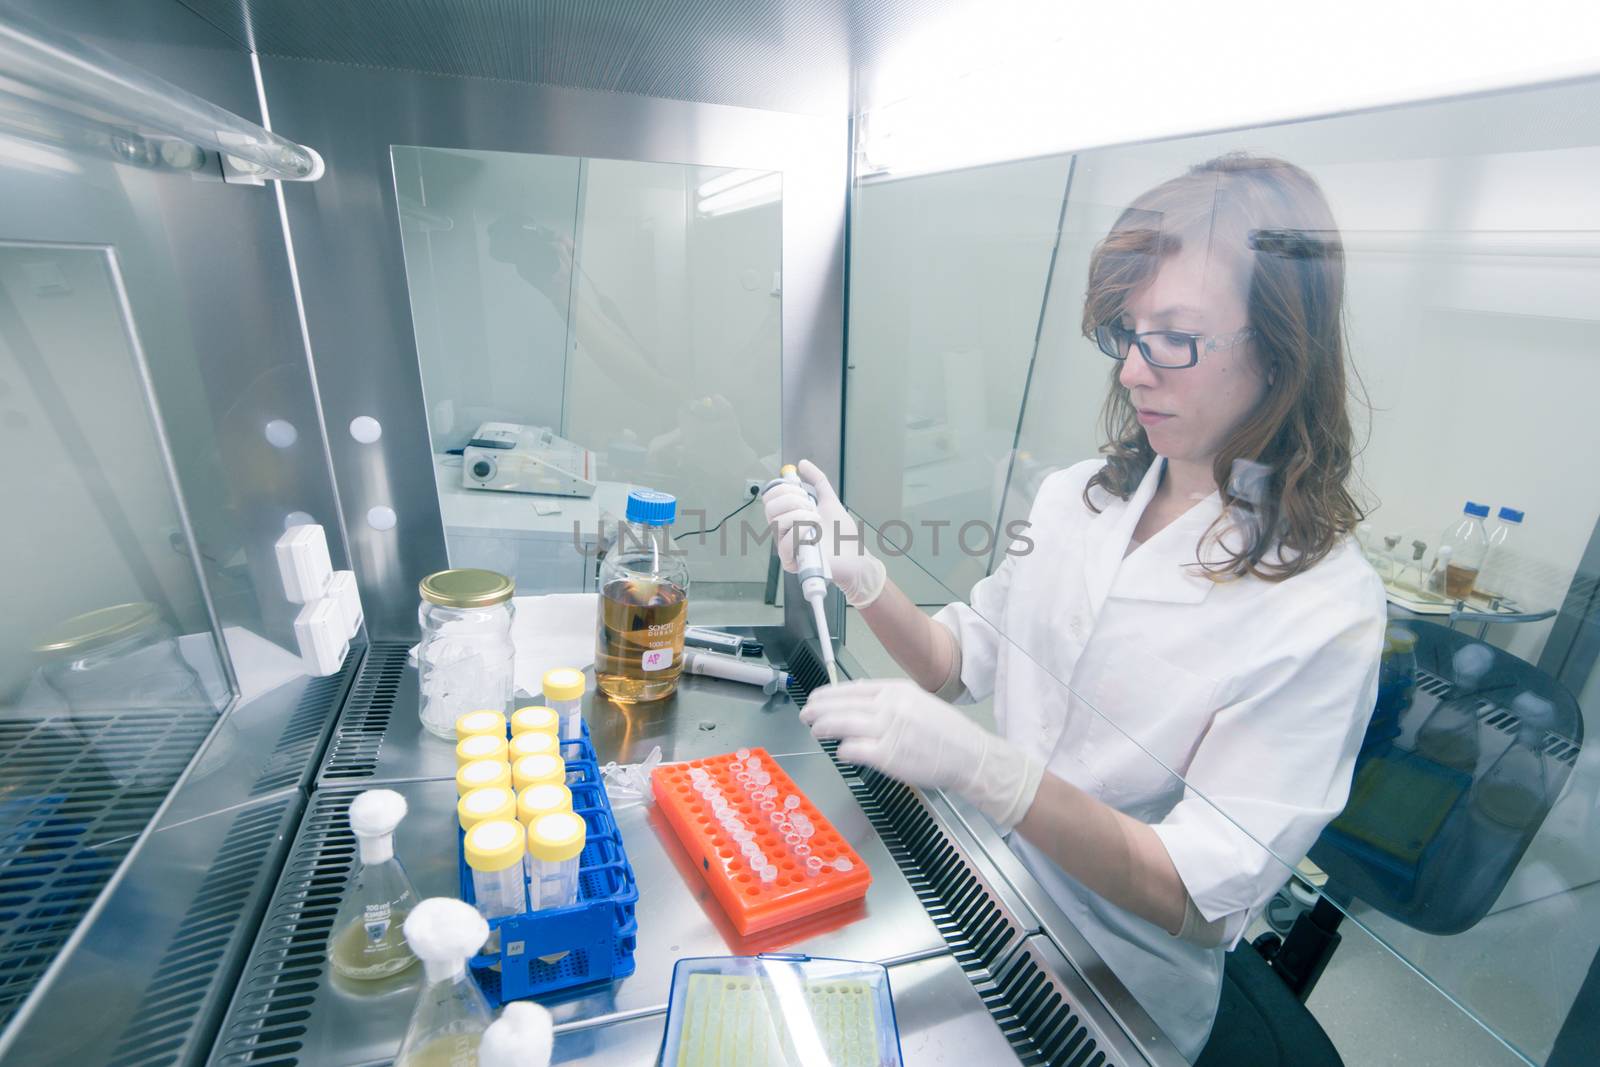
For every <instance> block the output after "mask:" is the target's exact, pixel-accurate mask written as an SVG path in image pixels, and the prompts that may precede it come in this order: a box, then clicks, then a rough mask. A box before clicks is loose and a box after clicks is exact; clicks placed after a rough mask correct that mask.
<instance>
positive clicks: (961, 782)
mask: <svg viewBox="0 0 1600 1067" xmlns="http://www.w3.org/2000/svg"><path fill="white" fill-rule="evenodd" d="M800 721H801V722H803V723H805V724H806V725H807V726H809V727H811V733H812V736H814V737H816V738H818V739H819V740H828V739H836V740H838V742H839V758H840V759H842V760H844V761H846V762H848V763H859V764H862V765H863V766H867V767H875V768H877V769H878V770H880V771H882V772H883V773H884V774H887V775H889V776H890V777H891V778H898V779H899V780H900V781H902V782H905V783H906V784H908V785H914V786H921V787H923V788H927V789H948V790H950V791H951V792H954V793H958V794H960V795H961V796H963V797H966V798H967V799H968V800H970V801H972V803H974V804H976V805H977V806H978V810H979V811H982V812H983V813H984V814H985V815H987V816H988V817H989V818H990V819H992V820H993V821H994V823H995V824H996V825H997V826H998V827H999V828H1000V832H1001V833H1005V832H1007V831H1009V830H1010V829H1011V828H1012V827H1013V826H1015V825H1016V824H1017V823H1018V822H1020V821H1022V817H1023V816H1024V815H1026V814H1027V813H1028V808H1029V807H1031V806H1032V805H1033V797H1034V794H1035V793H1036V792H1038V789H1039V779H1040V777H1041V776H1043V774H1044V764H1043V762H1041V761H1040V760H1038V759H1036V758H1034V757H1033V756H1030V755H1028V754H1027V753H1025V752H1023V751H1022V750H1021V749H1019V748H1017V747H1016V746H1015V745H1013V744H1011V742H1009V741H1007V740H1005V739H1004V738H1002V737H999V736H996V735H995V734H992V733H990V732H989V731H987V730H985V729H984V728H983V727H981V726H979V725H978V724H977V723H975V722H973V721H972V720H971V719H969V718H967V717H966V716H965V715H963V714H961V712H959V711H957V710H956V709H955V708H953V707H951V706H950V705H949V704H947V703H945V702H944V701H942V700H940V699H939V698H938V697H936V696H934V695H932V694H931V693H928V692H927V691H926V690H924V689H922V688H921V687H920V686H918V685H917V684H916V683H915V682H912V681H910V680H908V679H885V680H869V681H861V682H845V683H842V684H840V685H828V686H823V687H822V688H820V689H817V690H816V691H815V692H813V693H812V694H811V696H810V698H809V700H808V701H807V703H806V706H805V707H804V708H802V709H801V710H800Z"/></svg>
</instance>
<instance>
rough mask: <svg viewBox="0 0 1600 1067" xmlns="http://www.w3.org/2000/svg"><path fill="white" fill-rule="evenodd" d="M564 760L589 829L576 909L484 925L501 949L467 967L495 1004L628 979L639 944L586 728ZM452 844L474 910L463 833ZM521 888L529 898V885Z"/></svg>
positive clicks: (630, 891)
mask: <svg viewBox="0 0 1600 1067" xmlns="http://www.w3.org/2000/svg"><path fill="white" fill-rule="evenodd" d="M561 755H562V758H563V759H565V760H566V763H567V788H569V789H571V790H572V810H573V811H574V812H575V813H576V814H577V815H579V816H580V817H581V818H582V819H583V821H584V823H585V824H586V825H587V827H588V838H587V841H586V843H585V844H584V848H583V852H582V853H581V854H580V855H579V858H578V903H576V904H574V905H572V906H571V907H569V908H551V909H545V910H540V911H525V912H523V913H522V914H521V915H508V916H505V917H504V918H500V919H490V920H489V926H490V927H491V928H492V929H493V930H495V931H497V932H498V933H499V935H500V937H499V941H498V942H495V941H493V940H491V943H492V944H495V943H497V944H498V945H499V946H500V949H499V951H498V952H493V953H483V954H480V955H478V956H475V957H473V958H472V960H471V961H470V966H471V968H472V973H473V975H474V976H475V977H476V978H477V979H478V985H479V987H480V988H481V989H482V990H483V993H484V996H486V997H487V998H488V999H489V1002H490V1003H491V1004H492V1005H494V1006H499V1005H500V1004H503V1003H505V1002H506V1001H508V1000H522V999H524V998H526V997H540V996H544V995H546V994H549V993H554V992H557V991H559V990H563V989H569V988H573V987H576V986H585V985H590V984H592V983H595V982H609V981H612V980H614V979H617V978H625V977H627V976H628V975H630V974H632V973H633V952H634V949H635V948H636V947H637V945H638V940H639V937H638V934H639V925H638V922H637V921H636V919H635V917H634V905H635V904H636V903H637V902H638V900H639V886H638V883H637V882H635V881H634V877H633V867H632V866H631V865H629V863H628V854H627V852H626V851H624V849H623V847H622V835H621V834H620V833H618V831H617V824H616V822H615V820H614V819H613V818H612V816H611V801H610V799H609V798H608V797H607V796H606V791H605V786H604V785H603V784H602V782H601V779H600V768H599V765H598V763H597V762H596V761H595V755H594V748H593V746H592V745H591V744H590V743H589V727H588V725H587V724H585V725H584V728H583V736H582V737H581V738H580V739H578V740H576V741H568V742H565V743H563V744H562V745H561ZM456 839H457V843H456V865H457V869H458V872H459V877H460V882H461V899H462V900H464V901H466V902H467V903H469V904H473V903H476V900H477V898H476V896H475V895H474V893H473V891H472V871H471V869H470V868H468V867H467V860H466V855H465V852H464V851H463V848H462V844H463V843H464V842H465V840H466V835H465V834H464V833H460V832H459V831H458V833H457V835H456ZM523 888H524V892H526V889H527V882H526V879H524V882H523ZM549 957H557V958H554V959H548V958H549Z"/></svg>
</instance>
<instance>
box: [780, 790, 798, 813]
mask: <svg viewBox="0 0 1600 1067" xmlns="http://www.w3.org/2000/svg"><path fill="white" fill-rule="evenodd" d="M783 806H784V807H786V808H788V809H789V810H790V811H793V810H794V809H795V808H798V807H799V806H800V798H799V797H797V796H795V795H794V794H793V793H790V794H789V795H788V796H786V797H784V798H783Z"/></svg>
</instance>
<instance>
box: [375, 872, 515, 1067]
mask: <svg viewBox="0 0 1600 1067" xmlns="http://www.w3.org/2000/svg"><path fill="white" fill-rule="evenodd" d="M405 933H406V940H407V941H408V942H409V943H410V944H411V946H412V948H413V949H415V950H416V953H417V957H418V958H419V959H421V960H422V966H423V968H424V975H423V987H422V995H421V996H419V997H418V998H417V1006H416V1007H415V1008H413V1009H412V1011H411V1024H410V1025H409V1026H407V1027H406V1036H405V1040H404V1041H402V1042H401V1044H400V1054H399V1055H398V1056H396V1057H395V1067H473V1065H475V1064H476V1063H477V1062H478V1044H479V1042H480V1041H482V1040H483V1033H484V1031H485V1030H487V1029H489V1025H490V1024H491V1023H492V1022H493V1021H494V1016H493V1014H492V1013H491V1012H490V1010H489V1002H488V1001H486V1000H484V998H483V993H482V992H480V991H479V989H478V984H477V983H476V982H474V981H473V980H472V976H471V975H470V974H468V973H467V960H468V959H469V958H470V957H471V956H472V955H473V954H474V953H476V952H477V951H478V949H479V947H480V946H482V944H483V943H484V941H485V940H486V939H487V938H488V936H489V924H488V923H487V922H486V921H484V918H483V916H482V915H479V914H478V912H477V909H475V908H473V906H472V905H470V904H466V903H463V902H462V901H459V900H452V899H450V898H448V897H430V898H428V899H427V900H424V901H423V902H422V903H420V904H418V905H417V906H416V907H415V908H413V909H412V911H411V914H410V915H409V916H408V917H407V918H406V927H405Z"/></svg>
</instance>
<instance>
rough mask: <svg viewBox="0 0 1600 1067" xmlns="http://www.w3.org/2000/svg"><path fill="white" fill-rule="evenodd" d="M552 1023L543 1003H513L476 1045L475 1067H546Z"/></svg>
mask: <svg viewBox="0 0 1600 1067" xmlns="http://www.w3.org/2000/svg"><path fill="white" fill-rule="evenodd" d="M554 1052H555V1024H554V1021H553V1020H552V1019H551V1018H550V1011H549V1009H547V1008H546V1007H545V1006H544V1005H542V1004H530V1003H529V1002H527V1001H526V1000H516V1001H512V1002H511V1003H510V1004H507V1005H506V1006H505V1007H504V1008H502V1009H501V1010H500V1018H498V1019H496V1020H495V1021H494V1023H493V1024H491V1025H490V1027H489V1029H488V1030H486V1031H485V1032H484V1035H483V1043H482V1044H481V1045H479V1046H478V1067H549V1064H550V1057H551V1056H552V1055H553V1054H554Z"/></svg>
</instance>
